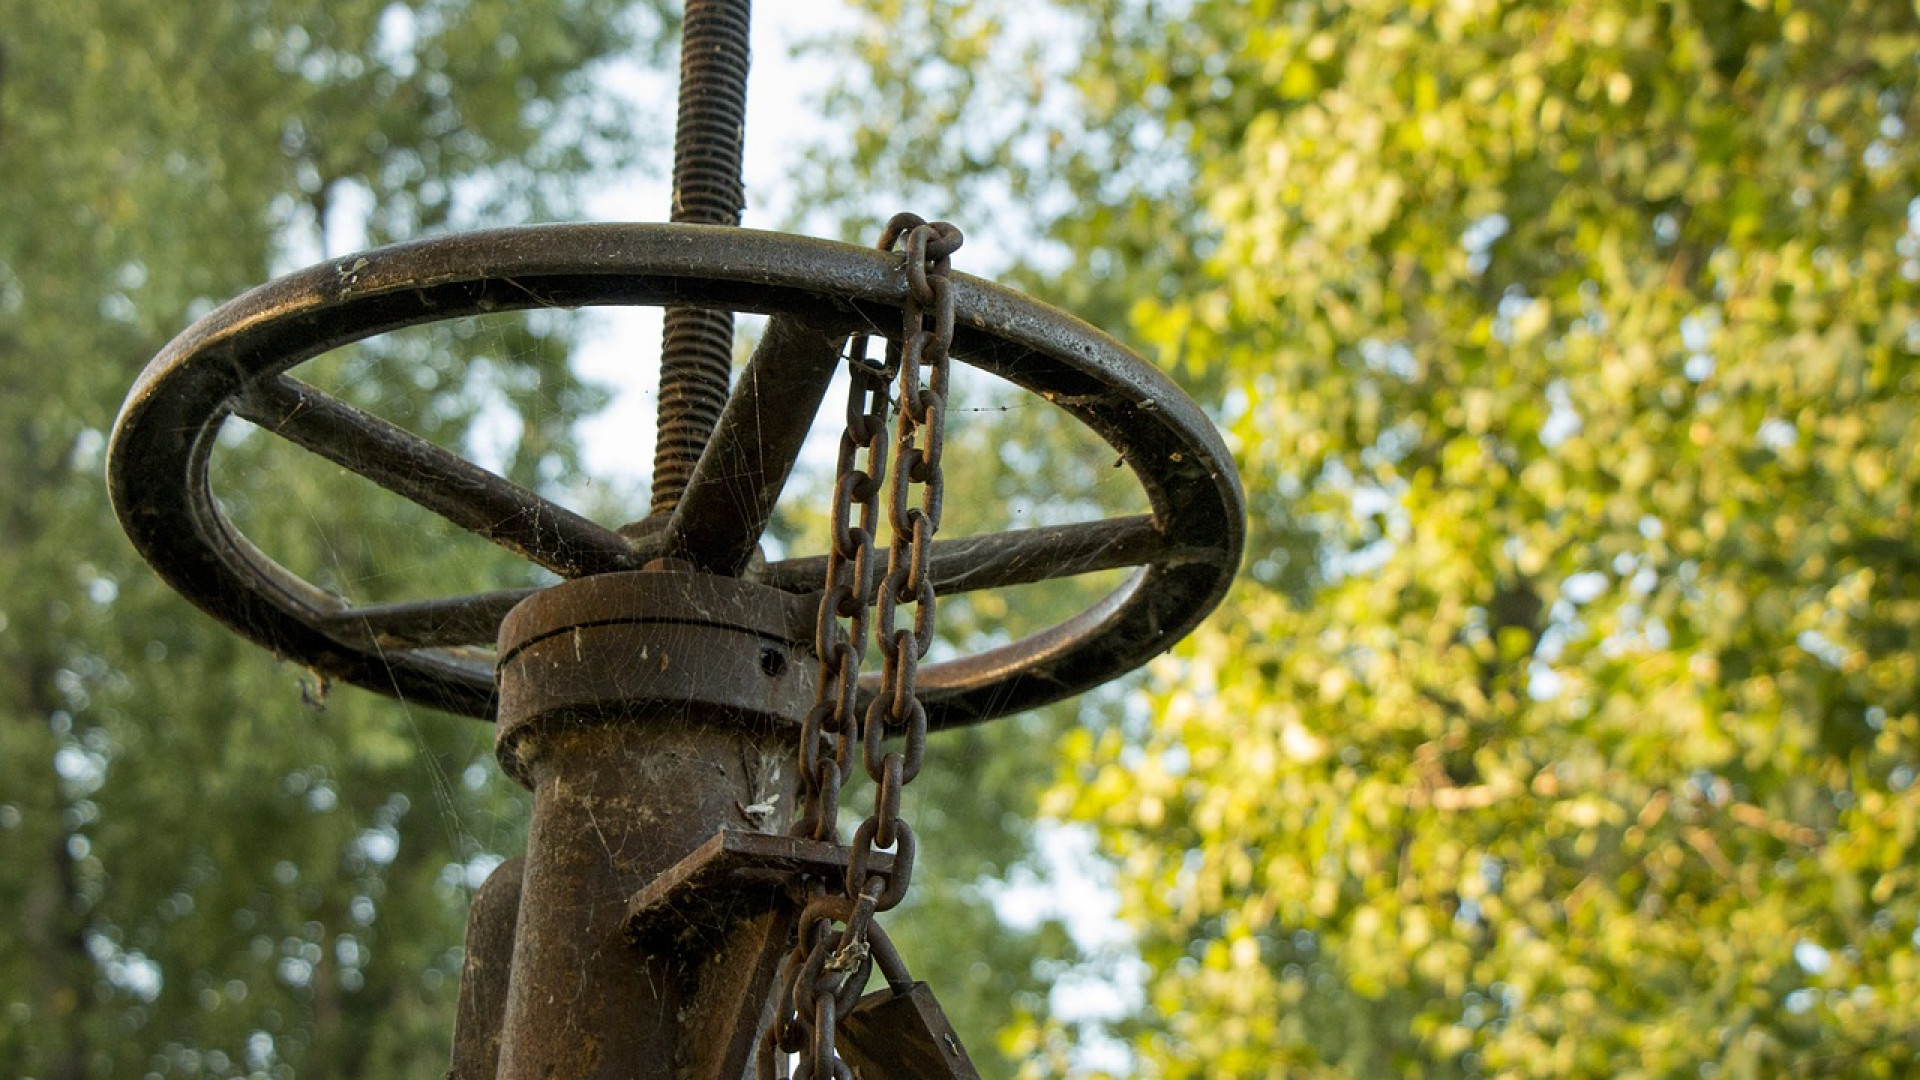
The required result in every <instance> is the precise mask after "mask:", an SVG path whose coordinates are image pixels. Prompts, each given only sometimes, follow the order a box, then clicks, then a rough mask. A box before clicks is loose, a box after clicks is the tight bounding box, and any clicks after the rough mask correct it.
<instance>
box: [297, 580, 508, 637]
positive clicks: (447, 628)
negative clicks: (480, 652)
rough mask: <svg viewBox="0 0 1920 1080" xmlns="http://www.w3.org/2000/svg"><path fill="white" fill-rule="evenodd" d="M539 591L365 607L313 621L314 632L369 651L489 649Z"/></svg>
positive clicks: (480, 594) (494, 593) (499, 592)
mask: <svg viewBox="0 0 1920 1080" xmlns="http://www.w3.org/2000/svg"><path fill="white" fill-rule="evenodd" d="M539 591H540V590H539V589H502V590H500V591H498V592H487V593H478V594H475V595H473V596H460V597H453V598H450V599H445V600H420V601H410V602H406V603H398V604H369V605H367V606H366V607H355V608H347V609H346V610H344V611H338V612H333V613H330V614H328V615H325V616H323V617H321V618H320V619H318V620H317V627H318V629H320V630H322V631H324V632H326V633H328V634H331V635H333V636H335V637H339V638H342V639H344V640H349V641H356V642H360V643H362V644H363V645H365V646H367V647H370V648H386V649H393V648H403V649H432V648H448V647H452V646H459V645H491V644H493V639H494V637H495V635H496V634H498V633H499V631H500V620H501V619H504V618H506V615H507V612H509V611H511V610H513V607H514V605H515V604H518V603H519V602H520V601H522V600H525V599H526V598H527V597H529V596H532V595H533V594H534V593H536V592H539Z"/></svg>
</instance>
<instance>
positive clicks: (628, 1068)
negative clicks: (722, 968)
mask: <svg viewBox="0 0 1920 1080" xmlns="http://www.w3.org/2000/svg"><path fill="white" fill-rule="evenodd" d="M715 712H716V710H713V709H710V708H706V707H701V706H686V707H682V708H678V709H672V710H657V711H655V712H653V713H651V714H646V715H635V716H632V717H629V718H626V719H624V720H608V721H602V722H596V723H583V722H568V721H560V720H554V721H549V722H546V723H542V724H539V725H536V726H535V730H532V731H529V732H527V733H525V734H523V736H522V737H521V739H520V740H519V742H518V746H517V755H518V759H519V761H520V765H521V768H522V770H523V771H524V772H525V774H526V775H527V777H528V778H529V780H530V781H531V783H532V786H533V793H534V795H533V820H532V826H531V828H530V830H529V833H528V837H527V865H526V882H525V885H524V887H523V890H522V897H521V906H520V919H519V924H518V931H517V940H516V941H515V943H514V960H513V977H512V985H511V987H510V989H509V993H508V1005H507V1013H506V1019H505V1024H504V1032H503V1037H502V1041H501V1052H500V1071H499V1077H500V1080H534V1078H540V1080H545V1078H547V1077H558V1076H565V1077H569V1078H573V1080H616V1078H617V1080H633V1078H647V1080H656V1078H657V1080H665V1078H668V1077H678V1076H679V1075H680V1061H679V1059H680V1058H681V1057H682V1056H683V1055H687V1054H690V1053H691V1052H692V1050H693V1048H694V1047H695V1046H697V1045H699V1044H700V1043H701V1042H702V1041H703V1040H704V1039H705V1038H706V1037H707V1035H708V1034H709V1033H708V1032H706V1031H703V1030H701V1029H700V1027H699V1026H697V1025H694V1024H691V1023H689V1022H688V1019H689V1018H690V1017H691V1015H692V1013H693V1010H694V1008H695V1007H696V1003H697V1001H698V1000H699V998H700V989H701V984H702V982H703V968H705V967H706V966H707V965H708V964H709V963H710V962H711V963H725V962H728V961H726V960H722V959H720V956H731V962H736V963H737V962H739V961H740V960H741V959H742V957H741V955H740V954H739V953H738V952H736V951H734V950H731V949H729V948H728V947H727V946H726V945H725V944H724V943H723V944H722V945H721V946H720V947H719V948H716V949H715V950H713V951H712V952H707V953H700V954H689V953H686V952H684V951H682V950H679V949H675V948H671V947H669V948H664V949H658V950H656V949H649V948H646V947H643V946H637V945H634V944H632V943H630V942H629V941H628V939H627V936H626V932H625V927H626V921H627V902H628V898H629V897H631V896H632V895H633V893H634V892H636V891H637V890H639V889H640V888H641V887H642V886H643V885H645V884H646V883H647V882H649V881H651V880H653V878H655V877H656V876H658V875H659V874H660V873H661V872H662V871H664V870H666V869H667V868H668V867H671V866H672V865H674V864H675V863H676V862H678V861H680V859H682V858H683V857H684V856H685V855H686V854H687V853H689V852H691V851H693V850H695V849H696V848H698V847H699V846H700V845H701V844H702V843H704V842H705V841H706V840H707V839H708V838H709V837H711V836H712V835H713V834H714V833H715V832H716V831H718V830H719V829H721V828H725V827H734V828H753V827H755V825H756V824H757V822H756V820H755V819H758V818H759V817H760V816H761V815H760V813H759V812H750V810H749V808H752V807H758V806H767V807H770V809H769V810H768V811H766V820H770V821H778V820H783V819H784V816H785V815H786V814H788V813H791V810H792V783H793V779H794V777H793V770H792V767H791V764H790V763H787V762H788V759H789V758H790V756H791V748H790V743H789V740H790V739H791V738H792V733H791V729H788V730H784V731H754V730H750V729H748V728H744V727H742V726H741V725H739V724H737V723H735V722H734V720H733V718H732V717H729V716H724V715H715ZM783 763H785V764H783ZM754 947H755V948H758V947H759V945H758V944H757V943H756V944H755V946H754ZM716 954H719V955H718V956H717V955H716ZM763 992H764V991H763Z"/></svg>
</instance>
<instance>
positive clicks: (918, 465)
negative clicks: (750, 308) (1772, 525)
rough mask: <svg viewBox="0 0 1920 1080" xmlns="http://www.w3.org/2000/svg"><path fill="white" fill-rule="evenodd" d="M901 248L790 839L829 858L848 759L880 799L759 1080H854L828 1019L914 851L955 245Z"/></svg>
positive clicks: (849, 423)
mask: <svg viewBox="0 0 1920 1080" xmlns="http://www.w3.org/2000/svg"><path fill="white" fill-rule="evenodd" d="M903 239H904V241H905V254H906V267H905V269H906V274H907V286H908V287H907V302H906V305H905V308H904V317H903V319H902V326H901V331H900V334H899V336H898V337H889V339H888V342H887V347H886V351H885V360H884V363H882V364H880V365H875V364H874V363H873V362H872V361H871V360H870V359H869V358H868V356H867V347H868V341H867V338H866V336H865V335H861V336H858V337H856V338H854V339H853V341H852V342H851V343H850V348H849V352H848V367H849V370H850V374H851V376H852V387H851V390H850V391H849V394H848V400H847V419H846V428H845V430H844V432H843V433H842V434H841V436H840V452H839V458H838V461H837V463H836V466H835V472H834V484H833V510H832V534H833V536H832V544H831V549H830V551H829V552H828V555H827V576H826V591H825V595H824V596H823V597H822V598H821V602H820V614H819V619H818V622H817V623H816V625H815V630H814V647H815V650H816V652H817V653H818V654H819V657H820V680H819V691H818V694H817V696H816V698H815V701H814V705H813V707H812V708H811V709H810V710H808V712H807V716H806V718H805V720H804V721H803V722H802V724H801V732H800V776H801V783H802V805H801V811H800V816H799V818H798V820H797V821H796V822H795V824H794V826H793V830H792V831H793V833H794V835H797V836H804V837H807V838H810V839H814V840H821V841H826V842H830V843H835V844H837V843H839V842H840V830H839V825H838V818H839V812H840V791H841V788H842V787H843V786H844V785H845V784H846V782H847V781H848V780H849V779H850V778H851V777H852V775H853V767H854V761H855V748H856V745H857V746H858V749H859V759H860V762H861V764H862V765H863V766H864V767H865V770H866V773H867V776H868V778H869V779H871V780H872V781H873V783H874V785H875V790H874V798H873V810H872V813H870V814H869V815H868V816H867V818H866V820H864V821H862V822H861V823H860V826H859V828H858V829H856V830H855V832H854V836H853V843H852V845H851V850H850V851H849V852H848V863H847V873H846V878H845V881H844V883H843V885H844V888H843V890H842V891H840V892H837V893H836V892H833V891H831V890H830V889H829V888H828V886H827V884H826V883H824V882H822V883H818V884H816V886H815V888H814V891H813V893H812V895H811V896H810V898H809V900H808V902H807V905H806V907H805V909H804V910H803V911H802V913H801V916H800V920H799V927H798V931H799V932H798V936H797V940H796V942H795V945H794V950H793V953H792V955H791V957H790V958H789V960H788V964H787V970H786V974H785V978H784V979H783V980H782V981H781V984H780V987H779V989H778V990H777V992H776V996H775V1001H774V1014H773V1024H772V1026H771V1027H770V1028H769V1030H768V1032H767V1037H766V1040H765V1042H764V1044H763V1046H762V1050H761V1053H760V1054H759V1075H760V1076H761V1077H762V1078H771V1077H773V1076H775V1075H779V1074H781V1073H782V1072H783V1070H781V1069H780V1065H781V1063H783V1062H784V1060H785V1057H786V1055H789V1054H798V1055H800V1066H799V1068H798V1069H797V1070H795V1072H794V1074H793V1077H794V1080H816V1078H817V1080H850V1078H851V1073H850V1071H849V1070H848V1068H847V1065H846V1063H845V1062H844V1061H842V1060H841V1059H840V1056H839V1054H838V1053H837V1052H836V1049H835V1045H834V1039H835V1034H836V1031H837V1029H838V1027H839V1019H840V1017H841V1016H843V1015H845V1014H846V1012H847V1011H848V1010H849V1009H851V1008H852V1007H853V1005H854V1004H855V1002H857V1001H858V999H859V996H860V993H861V991H862V989H863V988H864V987H865V986H866V983H867V978H868V976H869V975H870V974H871V971H872V967H873V962H874V945H875V944H879V943H878V942H875V943H872V944H870V942H869V934H871V933H875V932H876V931H877V929H878V928H877V927H876V926H875V924H874V923H873V917H874V915H875V914H877V913H878V912H882V911H887V910H890V909H892V908H893V907H895V906H897V905H898V904H899V903H900V901H901V900H902V899H904V898H905V896H906V892H907V886H908V884H909V883H910V882H911V881H912V878H913V863H914V855H915V851H916V844H915V838H914V833H913V828H912V827H911V826H910V825H908V824H907V822H906V821H905V819H903V818H902V817H901V816H900V800H901V796H902V794H903V792H904V791H905V789H906V786H907V784H909V783H911V782H912V781H913V778H914V777H915V776H916V775H917V774H918V773H919V771H920V764H921V761H922V759H923V757H924V755H925V752H926V740H927V711H926V708H925V707H924V706H923V705H922V704H921V702H920V700H919V698H918V696H917V695H916V694H915V686H914V677H915V673H916V671H917V670H918V665H919V662H920V660H921V659H922V658H923V657H925V656H926V654H927V649H928V648H929V647H930V646H931V645H932V644H933V615H934V591H933V576H932V574H931V573H930V572H929V560H930V558H931V555H932V549H933V537H934V533H935V531H936V530H938V528H939V526H940V511H941V507H942V504H943V501H944V497H945V489H944V486H943V483H942V480H941V472H940V457H941V451H942V448H943V446H944V444H945V441H946V440H945V432H946V423H945V418H946V400H947V380H948V375H949V372H950V370H951V363H950V355H949V354H950V351H951V349H952V346H953V317H954V316H953V292H952V287H951V284H950V282H949V280H948V270H949V261H950V259H951V257H952V255H953V252H954V251H956V250H957V249H958V248H959V247H960V244H961V241H962V238H961V235H960V230H959V229H956V228H954V227H953V226H952V225H949V224H947V223H946V222H934V223H932V224H929V223H927V222H926V221H924V220H922V219H921V218H919V217H917V216H915V215H913V214H897V215H895V216H894V218H893V219H892V220H891V221H889V222H888V223H887V227H886V229H885V230H884V231H883V233H882V234H881V238H880V243H879V247H880V248H881V249H883V250H889V251H890V250H893V249H894V247H895V245H897V244H899V243H900V242H901V241H902V240H903ZM892 379H897V380H898V386H899V402H900V410H899V414H898V417H897V419H896V421H895V425H894V428H893V432H892V435H893V440H892V442H893V446H892V457H893V459H894V462H893V468H892V470H891V474H889V470H888V456H889V449H888V438H887V436H888V431H887V421H888V412H889V402H888V399H887V389H888V385H887V384H888V382H889V380H892ZM889 480H890V483H889ZM883 487H884V489H885V494H886V496H887V521H888V527H889V532H890V534H891V540H892V544H891V547H890V550H889V552H888V561H887V569H886V575H885V577H884V578H883V579H882V580H881V581H879V582H877V583H876V582H875V581H874V559H875V555H876V550H877V549H876V548H875V543H874V541H875V532H876V526H877V525H878V518H879V514H880V504H881V495H882V490H883ZM916 489H917V490H918V492H919V499H918V505H915V499H914V493H915V490H916ZM876 584H877V590H876ZM876 592H877V596H876ZM902 604H912V605H913V606H914V610H913V617H912V621H911V623H910V624H909V625H901V623H900V610H899V609H900V605H902ZM876 606H877V610H875V608H876ZM870 623H871V624H872V625H873V632H874V636H875V638H876V641H877V644H878V645H879V648H880V653H881V656H882V658H883V659H884V666H883V667H882V669H881V672H880V691H879V693H878V694H876V695H875V697H874V699H873V701H872V703H871V704H870V705H869V706H868V708H867V710H866V712H865V715H864V716H857V715H856V712H857V710H856V708H855V704H854V703H855V697H856V694H857V691H858V688H859V680H860V666H861V663H862V661H863V660H864V659H865V656H866V638H867V633H868V627H869V625H870ZM889 734H894V735H899V736H901V742H900V745H899V746H898V747H896V748H892V749H889V748H888V747H887V746H886V738H887V736H888V735H889ZM878 851H886V852H890V853H891V856H892V863H891V866H890V868H889V869H887V870H886V871H884V872H883V871H880V870H879V869H877V867H876V864H875V859H874V855H875V853H876V852H878ZM888 958H889V959H890V960H891V961H892V962H891V963H890V964H888V965H887V966H888V967H898V966H899V965H898V959H897V956H892V955H890V956H889V957H888ZM903 972H904V969H902V970H901V972H889V980H890V981H892V980H895V979H896V978H904V973H903Z"/></svg>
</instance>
